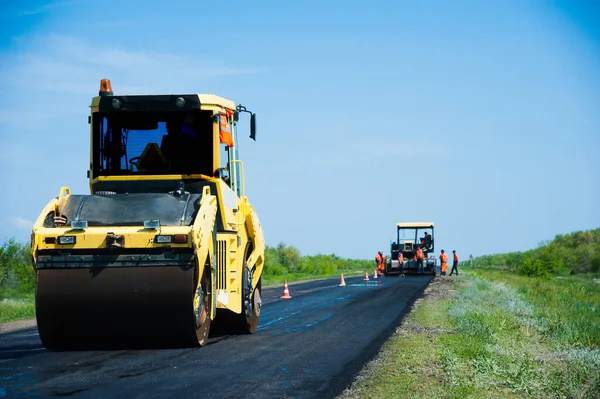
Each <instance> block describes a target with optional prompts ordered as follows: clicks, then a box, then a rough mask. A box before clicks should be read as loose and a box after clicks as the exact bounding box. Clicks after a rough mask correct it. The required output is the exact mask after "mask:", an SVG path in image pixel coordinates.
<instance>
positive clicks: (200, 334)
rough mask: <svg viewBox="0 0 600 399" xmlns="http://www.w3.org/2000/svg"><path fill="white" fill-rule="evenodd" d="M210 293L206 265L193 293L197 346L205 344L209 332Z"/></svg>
mask: <svg viewBox="0 0 600 399" xmlns="http://www.w3.org/2000/svg"><path fill="white" fill-rule="evenodd" d="M211 292H212V290H211V281H210V265H208V266H205V268H204V274H203V277H202V278H201V280H200V283H199V284H198V288H197V289H196V292H195V293H194V328H195V330H196V340H197V341H198V345H199V346H203V345H205V344H206V341H207V340H208V333H209V332H210V324H211V319H210V306H211V300H212V298H211V295H212V294H211Z"/></svg>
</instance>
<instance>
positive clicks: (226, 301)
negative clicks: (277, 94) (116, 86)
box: [31, 79, 265, 350]
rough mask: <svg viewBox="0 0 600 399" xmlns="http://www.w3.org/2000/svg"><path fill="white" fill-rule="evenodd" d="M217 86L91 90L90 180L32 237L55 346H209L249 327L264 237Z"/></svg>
mask: <svg viewBox="0 0 600 399" xmlns="http://www.w3.org/2000/svg"><path fill="white" fill-rule="evenodd" d="M244 114H249V115H250V138H251V139H253V140H256V115H255V114H254V113H252V112H250V111H248V110H247V109H246V107H244V106H242V105H237V106H236V105H235V103H234V102H232V101H230V100H227V99H225V98H222V97H219V96H216V95H213V94H167V95H118V94H114V93H113V91H112V87H111V82H110V80H108V79H103V80H101V82H100V91H99V93H98V96H96V97H94V98H93V99H92V103H91V114H90V116H89V118H88V122H89V124H90V143H91V145H90V149H91V150H90V165H89V170H88V172H87V173H88V178H89V182H90V194H85V195H79V194H75V193H71V190H70V189H69V187H62V188H60V190H59V195H58V196H57V197H56V198H53V199H52V200H50V202H48V204H47V205H46V207H45V208H44V209H43V210H42V212H41V213H40V215H39V217H38V218H37V220H36V222H35V224H34V227H33V231H32V237H31V249H32V261H33V266H34V268H35V272H36V282H37V285H36V295H35V307H36V318H37V326H38V331H39V335H40V338H41V340H42V343H43V344H44V346H45V347H46V348H48V349H52V350H75V349H91V348H116V347H119V348H123V347H128V348H129V347H189V346H202V345H204V344H205V343H206V342H207V339H208V336H209V332H210V331H211V324H212V329H213V332H214V329H217V330H219V331H221V332H222V333H225V334H249V333H254V332H255V331H256V328H257V325H258V322H259V318H260V311H261V274H262V270H263V265H264V248H265V241H264V236H263V231H262V227H261V224H260V221H259V219H258V216H257V214H256V212H255V210H254V208H253V207H252V205H251V204H250V202H249V201H248V198H247V197H246V196H245V192H244V166H243V164H242V162H241V161H240V160H239V159H238V135H237V125H238V121H239V120H240V117H241V116H243V115H244Z"/></svg>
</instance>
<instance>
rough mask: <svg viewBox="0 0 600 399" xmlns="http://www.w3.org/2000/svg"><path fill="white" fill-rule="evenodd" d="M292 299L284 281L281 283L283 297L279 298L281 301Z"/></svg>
mask: <svg viewBox="0 0 600 399" xmlns="http://www.w3.org/2000/svg"><path fill="white" fill-rule="evenodd" d="M291 298H292V297H291V296H290V290H289V289H288V286H287V280H284V283H283V295H282V296H281V299H291Z"/></svg>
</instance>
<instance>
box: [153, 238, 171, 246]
mask: <svg viewBox="0 0 600 399" xmlns="http://www.w3.org/2000/svg"><path fill="white" fill-rule="evenodd" d="M155 241H156V242H157V243H158V244H168V243H171V242H173V236H156V239H155Z"/></svg>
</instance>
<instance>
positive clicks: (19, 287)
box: [0, 240, 35, 323]
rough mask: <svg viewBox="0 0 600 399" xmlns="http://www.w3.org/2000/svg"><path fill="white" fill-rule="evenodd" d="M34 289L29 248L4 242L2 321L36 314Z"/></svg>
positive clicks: (0, 266)
mask: <svg viewBox="0 0 600 399" xmlns="http://www.w3.org/2000/svg"><path fill="white" fill-rule="evenodd" d="M34 291H35V274H34V272H33V268H32V267H31V261H30V252H29V247H28V246H27V245H25V244H22V243H19V242H17V241H15V240H8V241H5V242H4V243H3V244H2V246H1V247H0V323H3V322H6V321H12V320H19V319H29V318H32V317H35V309H34V306H33V295H34Z"/></svg>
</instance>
